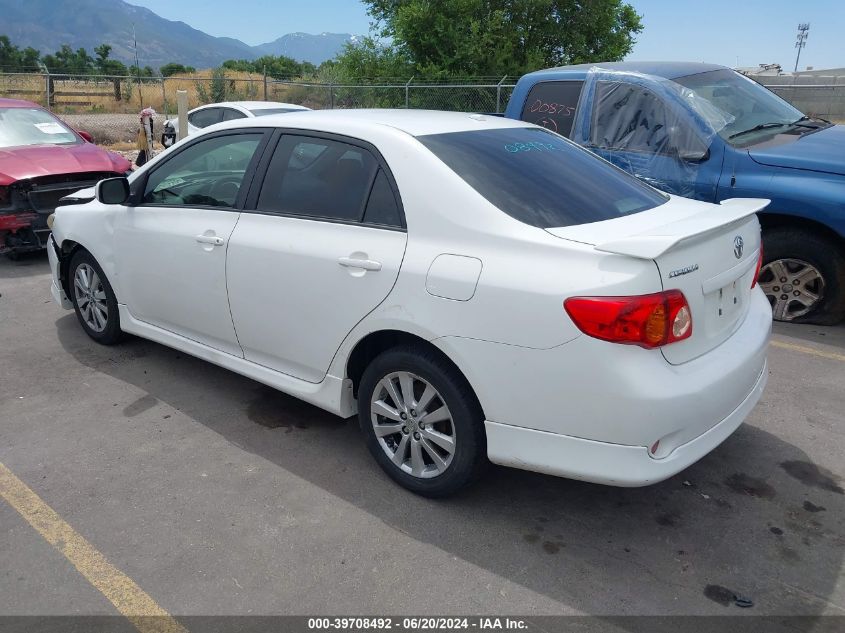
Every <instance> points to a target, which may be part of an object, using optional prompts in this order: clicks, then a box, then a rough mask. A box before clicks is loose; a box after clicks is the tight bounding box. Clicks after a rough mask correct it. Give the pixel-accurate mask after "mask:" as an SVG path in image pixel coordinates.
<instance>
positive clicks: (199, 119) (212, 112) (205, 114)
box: [188, 108, 223, 128]
mask: <svg viewBox="0 0 845 633" xmlns="http://www.w3.org/2000/svg"><path fill="white" fill-rule="evenodd" d="M222 118H223V111H222V110H221V109H220V108H205V109H204V110H198V111H196V112H194V113H193V114H191V115H190V116H189V117H188V121H190V122H191V125H193V126H194V127H199V128H203V127H208V126H209V125H214V124H215V123H220V121H221V120H222Z"/></svg>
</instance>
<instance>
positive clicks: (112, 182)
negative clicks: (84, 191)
mask: <svg viewBox="0 0 845 633" xmlns="http://www.w3.org/2000/svg"><path fill="white" fill-rule="evenodd" d="M94 194H95V196H96V197H97V202H101V203H103V204H123V203H124V202H126V201H127V200H128V199H129V181H128V180H127V179H126V178H124V177H122V176H121V177H118V178H106V179H105V180H101V181H100V182H98V183H97V185H96V187H94Z"/></svg>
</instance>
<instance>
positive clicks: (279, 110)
mask: <svg viewBox="0 0 845 633" xmlns="http://www.w3.org/2000/svg"><path fill="white" fill-rule="evenodd" d="M250 112H252V113H253V114H254V115H255V116H268V115H270V114H284V113H285V112H301V110H300V109H299V108H256V109H255V110H250Z"/></svg>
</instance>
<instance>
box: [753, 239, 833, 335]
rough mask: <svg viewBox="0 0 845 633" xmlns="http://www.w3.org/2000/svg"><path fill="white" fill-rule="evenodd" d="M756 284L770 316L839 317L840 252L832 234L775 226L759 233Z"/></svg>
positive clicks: (826, 321) (827, 320)
mask: <svg viewBox="0 0 845 633" xmlns="http://www.w3.org/2000/svg"><path fill="white" fill-rule="evenodd" d="M758 282H759V284H760V287H761V288H762V289H763V292H765V293H766V298H767V299H768V300H769V303H770V304H771V305H772V315H773V317H774V319H775V320H776V321H791V322H793V323H813V324H816V325H833V324H835V323H838V322H839V321H841V320H842V319H843V317H845V257H843V254H842V250H841V249H840V248H839V246H838V245H837V244H836V243H834V242H833V241H832V240H829V239H827V238H825V237H823V236H820V235H818V234H816V233H813V232H811V231H806V230H803V229H796V228H790V227H779V228H775V229H772V230H770V231H766V233H765V234H764V236H763V267H762V268H761V269H760V277H759V278H758Z"/></svg>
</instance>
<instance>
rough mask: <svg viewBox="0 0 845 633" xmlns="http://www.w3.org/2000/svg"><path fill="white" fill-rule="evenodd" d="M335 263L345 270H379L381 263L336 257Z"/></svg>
mask: <svg viewBox="0 0 845 633" xmlns="http://www.w3.org/2000/svg"><path fill="white" fill-rule="evenodd" d="M337 263H338V264H340V265H341V266H344V267H346V268H361V269H363V270H381V262H374V261H373V260H371V259H356V258H354V257H338V259H337Z"/></svg>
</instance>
